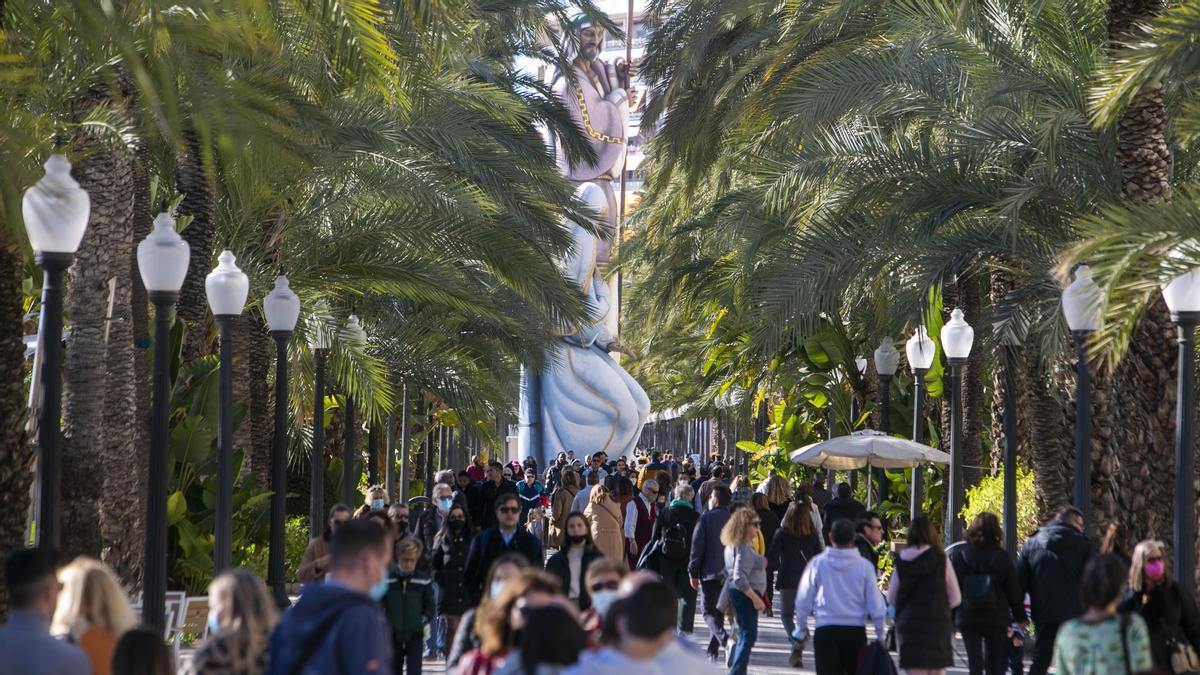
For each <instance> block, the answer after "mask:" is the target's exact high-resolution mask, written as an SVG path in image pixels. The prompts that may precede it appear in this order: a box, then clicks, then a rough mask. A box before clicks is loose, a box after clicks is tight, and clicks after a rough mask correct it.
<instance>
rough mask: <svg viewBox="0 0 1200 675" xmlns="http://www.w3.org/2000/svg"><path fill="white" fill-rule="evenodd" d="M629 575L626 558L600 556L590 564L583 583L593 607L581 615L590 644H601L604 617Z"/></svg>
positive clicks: (582, 624)
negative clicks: (623, 580) (623, 581)
mask: <svg viewBox="0 0 1200 675" xmlns="http://www.w3.org/2000/svg"><path fill="white" fill-rule="evenodd" d="M628 575H629V566H628V565H626V564H625V561H624V560H617V559H616V558H599V559H597V560H593V561H592V564H591V565H588V570H587V574H585V575H583V583H584V588H585V589H587V594H588V600H589V602H590V603H591V607H589V608H588V609H586V610H584V611H583V613H581V614H580V615H579V624H580V625H581V626H583V629H584V630H585V631H586V632H587V634H588V642H589V643H590V644H593V645H595V644H600V642H601V638H602V633H603V628H604V617H606V616H608V613H609V610H610V609H612V606H613V603H614V602H616V600H617V589H618V588H619V587H620V585H621V580H622V579H624V578H625V577H626V576H628Z"/></svg>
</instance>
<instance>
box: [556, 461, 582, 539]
mask: <svg viewBox="0 0 1200 675" xmlns="http://www.w3.org/2000/svg"><path fill="white" fill-rule="evenodd" d="M559 480H560V483H559V486H558V487H557V488H556V489H555V490H554V494H552V495H551V496H550V513H549V514H548V517H547V518H546V548H548V549H549V548H560V547H562V545H563V534H564V533H565V531H566V524H567V516H569V515H570V514H571V513H572V511H571V504H572V502H574V501H575V495H576V494H578V493H579V474H578V473H576V472H575V470H574V469H571V468H570V467H567V468H564V469H563V470H562V472H561V473H560V474H559ZM584 508H587V507H586V506H585V507H584Z"/></svg>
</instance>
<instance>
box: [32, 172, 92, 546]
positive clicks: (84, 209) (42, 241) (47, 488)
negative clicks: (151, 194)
mask: <svg viewBox="0 0 1200 675" xmlns="http://www.w3.org/2000/svg"><path fill="white" fill-rule="evenodd" d="M91 211H92V201H91V198H90V197H89V196H88V193H87V191H86V190H84V189H83V188H81V187H79V183H76V182H75V179H74V178H71V163H70V162H68V161H67V158H66V157H63V156H62V155H50V158H49V159H47V160H46V175H45V176H43V177H42V179H41V180H39V181H38V182H37V183H35V184H34V186H33V187H31V188H29V189H28V190H26V191H25V198H24V199H23V200H22V202H21V213H22V215H23V216H24V219H25V233H26V234H27V235H28V236H29V245H30V246H32V247H33V251H34V259H35V260H36V261H37V264H38V265H40V266H41V268H42V270H43V271H44V276H43V281H42V315H41V318H40V319H39V320H38V332H39V333H41V347H40V349H42V350H43V352H42V353H41V354H40V355H39V361H40V362H41V364H42V367H41V372H40V374H39V373H35V376H37V377H40V387H39V388H38V390H39V391H40V392H41V401H40V402H39V405H38V420H37V421H38V427H37V428H38V477H39V486H38V495H39V497H38V519H37V530H36V532H37V540H38V545H39V546H41V547H43V548H53V549H57V548H58V547H59V543H60V539H61V530H60V527H59V525H60V523H59V507H60V503H61V502H62V496H61V495H62V426H61V424H62V379H61V377H60V372H61V370H62V301H63V293H62V290H63V271H65V270H66V269H67V268H68V267H70V266H71V260H72V259H73V258H74V257H75V251H77V250H78V249H79V243H80V242H81V241H83V233H84V231H85V230H86V229H87V223H88V216H89V215H90V214H91Z"/></svg>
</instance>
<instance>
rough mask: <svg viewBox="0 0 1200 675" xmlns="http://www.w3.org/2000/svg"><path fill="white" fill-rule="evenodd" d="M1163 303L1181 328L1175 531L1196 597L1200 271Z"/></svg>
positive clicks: (1178, 555) (1176, 284) (1170, 287)
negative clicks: (1195, 439)
mask: <svg viewBox="0 0 1200 675" xmlns="http://www.w3.org/2000/svg"><path fill="white" fill-rule="evenodd" d="M1162 293H1163V299H1164V300H1166V302H1167V309H1169V310H1170V311H1171V321H1174V322H1175V325H1176V326H1177V328H1178V340H1179V364H1178V368H1179V370H1178V375H1177V378H1178V383H1179V384H1178V386H1179V389H1178V395H1177V396H1176V399H1175V504H1174V506H1175V527H1174V533H1173V534H1174V539H1175V545H1174V546H1173V547H1172V548H1173V549H1174V561H1173V562H1174V567H1175V571H1176V574H1175V576H1176V579H1177V581H1178V583H1179V590H1180V592H1181V593H1182V594H1183V595H1184V597H1193V589H1194V587H1195V583H1194V579H1193V570H1194V569H1195V565H1196V487H1195V483H1194V482H1193V481H1195V478H1196V475H1195V473H1196V467H1195V460H1194V457H1193V455H1192V452H1193V450H1192V440H1193V439H1192V432H1193V429H1194V426H1195V422H1196V412H1195V410H1194V403H1193V401H1194V397H1195V392H1194V384H1193V369H1194V368H1195V344H1194V339H1195V335H1196V324H1197V323H1198V322H1200V269H1194V270H1192V271H1190V272H1188V273H1186V274H1182V275H1180V276H1177V277H1175V278H1174V279H1172V280H1171V281H1170V283H1168V284H1167V285H1165V286H1163V291H1162Z"/></svg>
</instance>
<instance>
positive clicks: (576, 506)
mask: <svg viewBox="0 0 1200 675" xmlns="http://www.w3.org/2000/svg"><path fill="white" fill-rule="evenodd" d="M584 480H585V481H586V482H587V485H585V486H584V487H583V489H582V490H580V491H579V493H578V494H576V495H575V498H574V499H572V500H571V511H572V512H574V511H578V512H579V513H583V511H584V509H586V508H587V505H588V501H589V500H591V498H592V489H593V488H595V487H596V486H597V485H599V484H600V474H599V473H598V472H596V471H592V472H591V473H589V474H587V475H586V476H584Z"/></svg>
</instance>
